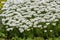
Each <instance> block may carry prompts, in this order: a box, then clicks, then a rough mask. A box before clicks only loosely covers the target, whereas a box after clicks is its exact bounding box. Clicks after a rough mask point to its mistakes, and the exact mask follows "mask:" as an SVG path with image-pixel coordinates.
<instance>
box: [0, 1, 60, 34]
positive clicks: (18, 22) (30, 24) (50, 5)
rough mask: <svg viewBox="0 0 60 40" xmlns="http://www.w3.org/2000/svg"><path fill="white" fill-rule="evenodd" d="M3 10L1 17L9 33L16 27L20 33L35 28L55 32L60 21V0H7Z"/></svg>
mask: <svg viewBox="0 0 60 40" xmlns="http://www.w3.org/2000/svg"><path fill="white" fill-rule="evenodd" d="M2 10H3V12H2V14H0V16H2V17H3V18H2V24H3V25H5V27H6V30H7V31H10V30H13V29H14V28H15V27H16V28H18V29H19V31H20V33H23V32H24V31H30V30H34V28H38V30H40V32H41V30H42V31H43V32H45V33H46V32H53V31H54V30H53V29H54V28H56V26H57V22H58V21H59V19H60V0H7V2H6V3H5V5H4V6H3V8H2ZM35 32H36V31H35ZM37 32H38V33H39V31H37Z"/></svg>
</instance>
